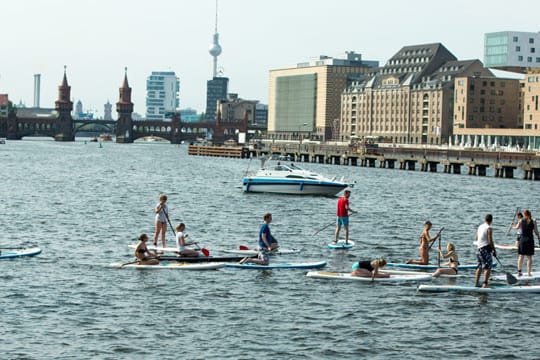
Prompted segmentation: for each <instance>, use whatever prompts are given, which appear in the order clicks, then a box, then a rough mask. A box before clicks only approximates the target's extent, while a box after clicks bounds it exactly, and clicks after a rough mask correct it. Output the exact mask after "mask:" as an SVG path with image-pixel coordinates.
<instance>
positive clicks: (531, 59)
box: [518, 55, 540, 63]
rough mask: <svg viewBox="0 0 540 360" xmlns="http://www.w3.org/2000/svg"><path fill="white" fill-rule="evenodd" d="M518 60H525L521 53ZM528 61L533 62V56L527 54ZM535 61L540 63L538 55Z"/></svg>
mask: <svg viewBox="0 0 540 360" xmlns="http://www.w3.org/2000/svg"><path fill="white" fill-rule="evenodd" d="M518 61H523V56H521V55H519V56H518ZM527 62H530V63H532V62H533V58H532V56H527ZM535 62H537V63H540V57H537V58H536V59H535Z"/></svg>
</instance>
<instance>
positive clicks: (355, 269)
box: [351, 258, 390, 279]
mask: <svg viewBox="0 0 540 360" xmlns="http://www.w3.org/2000/svg"><path fill="white" fill-rule="evenodd" d="M385 265H386V260H384V259H383V258H379V259H375V260H371V261H358V262H356V263H354V264H353V266H352V272H351V275H352V276H362V277H370V276H371V278H372V279H373V278H376V277H377V278H387V277H390V275H388V274H381V273H379V269H380V268H382V267H384V266H385Z"/></svg>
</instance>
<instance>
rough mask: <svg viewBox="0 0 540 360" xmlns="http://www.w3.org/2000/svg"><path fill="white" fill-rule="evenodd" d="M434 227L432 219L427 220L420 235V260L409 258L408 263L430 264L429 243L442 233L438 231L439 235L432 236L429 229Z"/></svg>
mask: <svg viewBox="0 0 540 360" xmlns="http://www.w3.org/2000/svg"><path fill="white" fill-rule="evenodd" d="M432 227H433V225H432V224H431V221H426V222H425V223H424V231H422V235H420V260H413V259H409V260H407V264H417V265H427V264H429V249H430V245H429V243H433V241H435V240H437V239H438V238H439V237H440V236H441V233H440V232H438V233H437V235H435V236H434V237H431V236H430V235H429V230H431V228H432Z"/></svg>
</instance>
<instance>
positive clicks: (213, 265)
mask: <svg viewBox="0 0 540 360" xmlns="http://www.w3.org/2000/svg"><path fill="white" fill-rule="evenodd" d="M225 265H226V264H225V263H222V262H209V263H180V262H169V261H168V262H160V263H159V264H157V265H139V264H137V263H133V264H130V263H121V262H115V263H112V264H111V267H114V268H119V269H124V268H129V269H150V270H164V269H171V270H214V269H219V268H222V267H224V266H225Z"/></svg>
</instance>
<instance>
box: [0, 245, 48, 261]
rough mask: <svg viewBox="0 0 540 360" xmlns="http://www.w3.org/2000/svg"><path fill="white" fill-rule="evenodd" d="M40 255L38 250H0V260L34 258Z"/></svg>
mask: <svg viewBox="0 0 540 360" xmlns="http://www.w3.org/2000/svg"><path fill="white" fill-rule="evenodd" d="M39 253H41V249H40V248H37V247H36V248H29V249H5V250H4V249H0V259H13V258H17V257H22V256H34V255H37V254H39Z"/></svg>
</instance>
